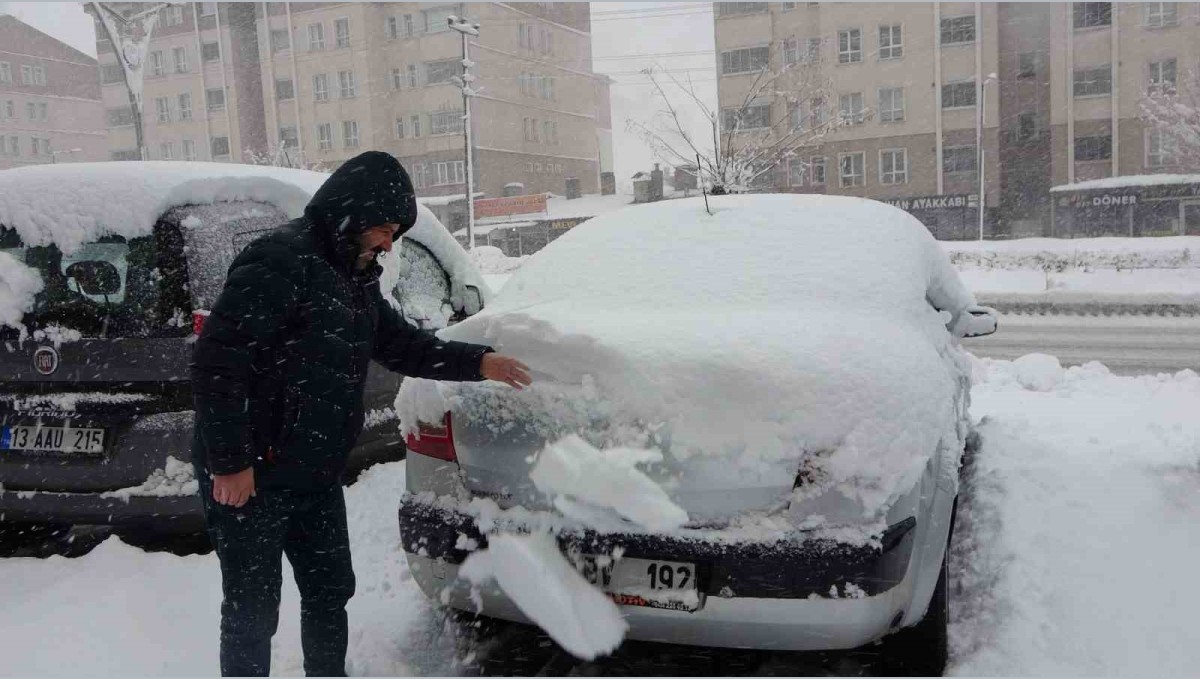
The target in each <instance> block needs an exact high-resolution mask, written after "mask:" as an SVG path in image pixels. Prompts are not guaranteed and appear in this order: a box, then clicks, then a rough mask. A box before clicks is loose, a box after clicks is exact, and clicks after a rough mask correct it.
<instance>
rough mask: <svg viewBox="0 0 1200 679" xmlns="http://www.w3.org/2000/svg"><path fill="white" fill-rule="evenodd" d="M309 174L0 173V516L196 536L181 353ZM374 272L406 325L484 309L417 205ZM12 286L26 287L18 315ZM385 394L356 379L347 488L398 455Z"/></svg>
mask: <svg viewBox="0 0 1200 679" xmlns="http://www.w3.org/2000/svg"><path fill="white" fill-rule="evenodd" d="M325 177H326V175H324V174H321V173H316V172H307V171H301V170H287V169H280V168H268V167H255V166H244V165H230V164H220V163H167V162H130V163H104V164H62V165H53V166H39V167H29V168H22V169H13V170H6V171H4V172H0V295H7V297H6V298H5V299H0V314H2V313H4V312H3V311H2V310H3V309H5V308H7V309H9V311H8V312H7V313H9V316H10V317H9V318H7V319H6V318H4V317H3V316H2V315H0V322H5V321H7V322H8V325H7V326H6V327H3V328H0V342H2V344H3V350H0V517H2V518H0V520H2V521H4V522H6V523H7V524H9V525H10V527H11V525H12V524H14V523H23V522H27V523H33V524H45V523H55V524H110V525H117V526H136V527H142V528H148V529H151V530H153V531H160V532H167V533H190V532H194V531H199V530H201V529H202V527H203V517H202V511H201V505H200V502H199V498H198V496H197V495H196V483H195V480H194V479H193V472H192V469H191V467H192V465H191V462H190V459H191V454H190V448H191V443H192V420H193V414H192V395H191V388H190V385H189V375H188V362H189V360H190V357H191V345H192V343H193V342H194V341H195V337H196V335H197V334H198V332H199V329H200V327H201V326H202V324H203V321H204V318H205V314H206V311H205V310H206V309H208V308H210V307H211V305H212V304H213V302H214V301H215V299H216V297H217V295H218V294H219V292H220V290H221V287H222V285H223V282H224V278H225V273H226V271H227V270H228V267H229V265H230V264H231V263H232V261H233V258H234V257H235V256H236V254H237V253H238V252H239V251H240V249H241V248H242V247H243V246H244V245H246V244H247V243H248V242H250V241H251V240H253V239H254V238H255V237H257V236H259V235H261V234H262V233H264V232H265V231H267V230H269V229H271V228H273V227H275V226H277V225H279V224H281V223H282V222H284V221H285V220H287V219H289V218H293V217H296V216H299V215H300V214H301V213H302V211H303V208H304V205H305V204H306V203H307V202H308V199H309V197H310V196H311V195H312V194H313V192H315V191H316V189H317V188H318V187H319V186H320V185H321V183H322V182H323V181H324V179H325ZM386 259H387V260H388V262H387V263H386V268H387V273H385V276H384V279H383V281H381V285H383V286H384V287H385V291H393V292H396V293H397V295H396V296H394V297H393V300H394V301H395V302H396V303H397V304H398V305H399V306H400V307H401V308H402V309H403V311H404V314H405V315H406V316H407V317H408V318H409V319H410V320H411V321H413V322H414V323H416V324H418V325H421V326H423V327H427V328H441V327H444V326H445V325H446V324H447V323H449V322H452V321H454V320H457V319H459V318H463V317H465V316H467V315H469V314H471V313H474V312H476V311H478V310H479V309H480V308H481V307H482V306H483V303H484V302H485V299H486V297H487V296H489V295H490V292H489V291H488V290H487V287H486V285H485V284H484V283H483V282H482V279H481V278H480V277H479V275H478V274H477V273H476V272H475V270H474V268H473V267H472V265H471V263H470V261H469V259H468V258H467V256H466V253H465V252H464V251H463V250H462V248H461V247H460V246H459V245H458V244H457V243H456V242H455V241H454V239H453V237H451V236H450V235H449V233H448V232H446V230H445V228H444V227H442V225H441V224H440V223H439V222H438V221H437V220H436V219H435V218H434V217H433V215H432V213H430V212H429V211H428V210H426V209H424V208H422V209H421V213H420V217H419V220H418V222H417V225H416V226H415V227H414V228H413V229H412V230H411V231H410V232H408V233H407V234H406V235H405V237H404V240H403V242H402V247H401V248H400V249H399V251H397V252H395V253H393V255H391V256H390V257H389V258H386ZM22 277H23V278H22ZM24 279H32V280H38V281H40V291H38V292H37V293H36V295H33V296H30V297H29V299H28V300H26V301H27V303H26V304H25V306H26V307H27V308H18V307H19V306H20V302H19V300H17V299H16V297H17V296H19V295H18V293H17V291H16V290H17V288H19V286H20V285H21V283H20V281H21V280H24ZM401 279H403V284H402V285H399V286H398V287H394V286H396V284H397V281H398V280H401ZM6 304H7V307H6ZM14 309H15V311H14ZM22 311H23V312H24V313H23V314H22V313H21V312H22ZM12 316H15V317H12ZM399 384H400V377H399V376H398V375H395V374H394V373H390V372H388V371H386V370H383V369H382V368H379V367H377V366H374V365H373V366H372V369H371V374H370V376H369V379H368V383H367V390H366V407H367V411H368V413H369V415H368V423H367V428H366V429H365V431H364V432H363V435H362V437H361V438H360V439H359V441H358V444H357V447H356V448H355V449H354V450H353V452H352V453H351V454H350V470H349V476H348V479H350V478H353V477H354V476H355V475H356V474H357V473H358V472H359V471H360V470H362V469H364V468H365V467H366V466H368V465H370V464H373V463H375V462H379V461H385V460H397V459H401V458H403V456H404V452H405V449H404V445H403V441H402V440H401V439H400V438H399V436H398V435H397V433H396V420H395V412H394V410H393V409H392V406H393V402H394V399H395V396H396V390H397V389H398V387H399Z"/></svg>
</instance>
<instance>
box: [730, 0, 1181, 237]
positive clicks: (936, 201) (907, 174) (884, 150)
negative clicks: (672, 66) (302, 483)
mask: <svg viewBox="0 0 1200 679" xmlns="http://www.w3.org/2000/svg"><path fill="white" fill-rule="evenodd" d="M715 16H716V19H715V24H716V43H717V52H718V55H717V68H718V73H719V74H720V75H719V81H718V92H719V95H718V96H719V100H720V105H721V106H722V107H723V108H733V109H736V108H738V107H740V106H741V102H742V101H743V98H744V97H745V94H746V92H747V91H748V88H749V87H750V84H749V83H750V82H752V81H753V78H754V75H753V74H754V73H756V72H757V69H758V67H759V65H760V64H761V63H762V60H764V59H769V62H770V67H771V69H773V70H776V71H779V70H782V69H784V68H785V66H788V65H791V64H800V65H802V66H804V65H808V64H813V65H814V66H812V67H813V68H818V69H819V71H820V73H821V74H822V76H823V77H827V78H829V81H830V84H831V88H832V96H831V97H830V99H836V101H830V102H828V106H827V111H826V112H825V114H826V115H830V116H847V119H848V120H850V121H851V124H848V125H846V126H844V127H841V128H840V129H838V130H836V131H835V132H833V133H831V134H829V135H828V136H826V137H824V138H823V139H822V140H821V142H822V143H821V144H820V145H819V146H818V147H814V148H812V149H804V150H803V153H802V154H801V157H802V161H801V162H797V163H796V167H795V168H791V171H789V168H788V167H780V168H777V171H776V172H775V173H774V174H773V176H772V184H773V185H774V188H775V189H776V190H789V191H804V192H825V193H831V194H844V195H857V196H865V197H869V198H874V199H877V200H885V201H889V202H893V203H894V204H897V205H899V206H901V207H904V208H905V209H908V210H909V211H910V212H913V213H914V214H916V215H917V216H918V217H920V218H921V219H922V221H923V222H924V223H925V224H926V225H927V226H929V227H930V229H931V230H932V231H933V232H934V233H935V234H936V235H938V237H940V238H974V237H978V235H979V207H978V206H979V193H980V189H979V183H980V175H979V168H980V163H979V158H980V154H979V145H977V139H978V138H980V137H981V138H982V149H983V154H982V156H983V164H982V168H983V174H984V180H985V181H984V184H985V190H984V196H985V198H984V205H985V206H986V211H985V219H986V225H985V228H986V233H987V235H988V236H993V237H1011V236H1019V235H1037V234H1041V233H1049V231H1050V219H1051V206H1050V188H1051V187H1052V186H1055V185H1059V184H1067V183H1071V182H1076V181H1082V180H1085V179H1096V178H1103V177H1109V176H1114V175H1117V174H1146V173H1155V172H1168V171H1178V170H1181V169H1186V168H1179V167H1175V166H1171V165H1170V164H1169V162H1164V159H1163V155H1162V154H1161V153H1157V154H1156V153H1153V152H1152V148H1151V137H1152V132H1150V131H1148V130H1146V129H1145V126H1144V125H1143V124H1142V123H1141V121H1140V120H1139V119H1138V107H1139V101H1140V100H1141V98H1142V97H1143V96H1144V95H1145V93H1146V91H1147V88H1148V87H1149V86H1150V85H1151V83H1152V79H1155V78H1160V79H1161V78H1163V77H1165V75H1164V74H1168V73H1169V74H1171V77H1172V78H1173V81H1172V82H1174V80H1175V79H1176V78H1175V74H1178V77H1177V80H1178V84H1179V85H1181V86H1182V85H1183V84H1184V82H1183V81H1184V78H1183V74H1184V72H1185V65H1186V69H1191V68H1195V67H1196V66H1197V65H1200V5H1197V4H1190V3H1129V4H1112V3H973V2H942V3H871V4H864V3H717V6H716V12H715ZM764 48H765V49H764ZM1168 64H1169V67H1168ZM1114 65H1115V66H1114ZM993 75H994V76H995V77H994V78H993V77H991V76H993ZM765 103H766V102H764V104H765ZM769 103H770V106H771V117H770V120H772V121H777V120H784V119H785V118H786V116H787V110H786V107H787V106H788V104H787V102H786V101H785V100H784V99H783V98H781V97H778V98H775V100H773V101H771V102H769ZM980 103H982V104H983V106H982V118H981V116H980V113H981V108H980V106H979V104H980ZM803 115H804V116H805V119H808V116H810V112H804V113H803ZM764 120H765V118H764ZM1113 130H1117V131H1118V132H1117V134H1115V135H1114V134H1112V131H1113ZM1068 140H1075V143H1074V144H1071V143H1068ZM1191 169H1192V170H1197V169H1200V168H1191Z"/></svg>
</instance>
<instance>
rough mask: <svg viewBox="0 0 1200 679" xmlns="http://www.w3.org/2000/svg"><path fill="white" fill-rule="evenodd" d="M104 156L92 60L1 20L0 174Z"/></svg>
mask: <svg viewBox="0 0 1200 679" xmlns="http://www.w3.org/2000/svg"><path fill="white" fill-rule="evenodd" d="M107 152H108V147H107V144H106V139H105V131H104V107H103V105H102V104H101V103H100V86H99V84H98V83H97V82H96V60H95V59H93V58H91V57H89V56H87V55H86V54H83V53H82V52H80V51H78V50H76V49H74V48H72V47H69V46H67V45H66V44H64V43H62V42H60V41H58V40H55V39H54V38H52V37H50V36H48V35H46V34H45V33H42V32H41V31H39V30H37V29H35V28H33V27H32V26H29V25H28V24H25V23H23V22H21V21H18V20H17V19H16V18H15V17H12V16H8V15H0V170H3V169H5V168H10V167H21V166H25V165H37V164H42V163H54V162H59V163H65V162H80V161H95V160H104V159H105V158H107V156H108V153H107Z"/></svg>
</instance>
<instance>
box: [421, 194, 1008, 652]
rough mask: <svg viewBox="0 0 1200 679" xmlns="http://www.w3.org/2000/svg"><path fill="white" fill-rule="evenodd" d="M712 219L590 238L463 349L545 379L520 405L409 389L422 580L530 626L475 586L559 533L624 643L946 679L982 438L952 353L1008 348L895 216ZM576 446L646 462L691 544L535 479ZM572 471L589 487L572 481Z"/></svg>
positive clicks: (531, 282) (796, 202)
mask: <svg viewBox="0 0 1200 679" xmlns="http://www.w3.org/2000/svg"><path fill="white" fill-rule="evenodd" d="M708 202H709V203H710V204H711V206H710V207H706V204H705V202H704V201H702V200H701V199H699V198H697V199H684V200H675V201H665V202H663V203H658V204H653V205H649V206H644V207H643V206H639V207H631V208H625V209H623V210H620V211H617V212H614V213H612V214H609V215H605V216H601V217H597V218H594V219H593V220H591V221H589V222H585V223H584V224H582V225H580V226H578V227H576V228H575V229H573V230H572V231H571V232H569V233H568V234H566V235H565V236H563V237H562V238H560V239H559V240H557V241H555V242H554V243H552V244H550V245H549V246H548V247H547V248H546V249H545V250H543V251H542V252H540V253H538V254H536V255H534V256H533V258H532V259H531V260H530V261H529V262H528V263H526V264H525V266H524V268H522V270H520V271H519V272H518V273H516V274H515V275H514V277H513V278H512V279H511V280H510V281H509V282H508V283H507V284H506V286H505V287H504V289H503V290H502V291H501V292H500V293H499V294H498V295H497V297H496V299H495V300H494V302H493V303H492V304H491V305H490V306H489V308H488V310H486V311H484V312H483V313H481V314H480V315H479V316H477V317H475V318H472V319H470V320H467V321H465V322H463V323H461V324H459V325H457V326H455V327H454V328H451V329H449V330H447V331H446V332H445V333H443V336H445V337H447V338H453V339H459V340H478V339H480V338H483V337H488V338H489V339H491V340H493V341H496V342H499V344H500V345H501V346H503V347H504V351H505V352H506V353H509V354H511V355H514V356H517V357H518V358H521V359H522V360H524V361H526V362H527V363H528V364H529V365H530V366H531V368H532V369H534V370H535V371H536V372H537V377H538V379H537V380H535V383H534V385H533V386H532V387H531V388H530V389H527V390H525V391H524V392H516V391H514V390H505V389H504V388H502V387H498V386H497V385H491V384H482V383H481V384H462V385H439V389H438V393H439V394H441V400H439V399H438V398H433V399H430V398H428V397H427V396H424V395H423V394H428V393H429V391H430V390H428V389H425V388H423V385H422V384H420V381H417V380H414V381H412V382H410V383H406V384H405V385H404V387H403V388H402V390H401V397H400V403H401V404H402V409H401V417H402V419H405V420H406V422H405V428H406V429H415V430H416V431H412V432H410V434H409V439H408V446H409V456H408V462H407V476H406V483H407V493H406V495H405V497H404V499H403V500H402V502H401V506H400V509H399V523H400V531H401V537H402V544H403V547H404V550H405V552H406V554H407V558H408V563H409V566H410V569H411V571H412V574H413V577H414V579H415V581H416V582H417V584H418V585H419V586H420V587H421V589H422V590H423V591H424V592H425V593H426V594H427V595H428V596H429V597H430V598H431V599H433V600H435V601H441V602H443V603H448V604H449V605H450V606H452V607H454V608H458V609H462V610H464V611H470V612H475V611H480V610H481V611H482V613H483V614H484V615H486V616H493V617H496V618H501V619H506V620H511V621H517V622H529V621H530V618H529V617H528V616H526V614H525V613H524V612H523V610H522V609H521V608H520V607H519V606H518V605H517V604H516V603H515V602H514V600H513V599H512V598H510V597H509V596H508V595H507V594H506V593H505V592H504V591H503V590H502V589H500V588H499V587H497V586H483V587H482V588H480V589H477V588H476V587H474V586H472V585H471V584H470V583H467V582H464V581H463V580H461V579H460V578H459V577H458V572H459V567H460V565H461V564H462V563H463V562H464V560H465V559H467V558H468V556H469V555H470V554H471V553H472V552H473V551H475V550H477V549H486V548H487V545H488V537H489V535H490V534H491V533H492V532H494V531H504V532H516V533H522V532H531V531H537V530H543V529H546V528H547V527H549V528H550V529H552V531H553V533H554V534H555V536H556V538H557V540H558V543H559V546H560V547H561V549H562V551H563V553H564V554H566V555H568V556H569V557H570V559H571V560H572V561H573V562H574V563H575V565H576V566H577V567H578V568H579V569H580V570H581V572H583V573H584V574H585V575H586V576H587V577H588V578H589V580H590V581H591V582H593V583H596V584H597V586H600V587H602V588H604V590H605V591H606V592H607V593H608V594H609V595H610V596H611V597H612V598H613V600H614V601H616V602H617V603H619V604H622V605H621V607H620V610H621V613H622V614H623V616H624V617H625V620H626V622H627V623H628V625H629V631H628V633H627V638H630V639H637V640H649V641H660V642H670V643H676V644H693V645H704V646H717V647H738V648H758V649H776V650H827V649H850V648H855V647H859V646H863V645H866V644H871V643H873V642H876V641H878V640H880V639H883V638H885V637H888V636H889V635H895V636H893V637H891V639H897V640H899V643H898V644H897V647H898V648H906V649H909V650H910V651H911V653H910V654H909V656H910V657H909V659H910V660H912V659H914V658H915V659H916V661H917V665H916V666H910V667H909V669H910V670H914V669H915V671H919V672H921V673H937V672H940V671H941V669H942V666H943V664H944V662H945V658H946V624H947V610H948V605H949V602H948V598H949V593H948V591H947V582H946V580H947V545H948V542H949V537H950V533H951V527H952V524H953V515H954V508H955V505H956V501H957V494H958V483H957V477H958V468H959V464H960V460H961V458H962V455H963V451H964V447H965V446H966V442H967V440H968V438H969V436H970V420H969V419H968V410H967V408H968V402H969V385H970V372H969V371H970V361H969V357H968V356H967V355H966V353H965V352H964V351H963V350H962V349H961V347H960V346H959V344H958V339H959V338H960V337H962V336H974V335H981V334H989V333H991V332H994V330H995V328H996V316H995V312H994V311H992V310H989V309H986V308H982V307H979V306H977V305H976V304H975V303H974V298H973V297H972V296H971V294H970V293H969V292H968V291H967V290H966V289H965V288H963V286H962V284H961V282H960V281H959V279H958V275H957V273H956V272H955V271H954V269H953V268H952V267H951V266H950V263H949V260H948V258H947V257H946V255H945V253H944V252H942V250H941V249H940V247H939V246H938V245H937V243H936V242H935V241H934V240H933V239H932V237H931V236H930V235H929V233H928V231H927V230H926V229H925V228H924V227H923V226H922V225H921V224H920V223H919V222H918V221H916V219H915V218H913V217H911V216H909V215H908V214H907V213H904V212H902V211H900V210H898V209H896V208H892V207H890V206H886V205H883V204H880V203H876V202H873V201H867V200H863V199H855V198H844V197H827V196H782V195H755V196H723V197H710V198H709V199H708ZM447 390H448V392H449V395H447ZM410 399H411V400H412V402H413V403H414V405H413V406H412V407H411V408H407V407H405V406H403V404H404V403H405V402H406V400H410ZM438 403H443V404H444V408H442V409H441V410H438V409H437V408H436V407H435V406H436V405H437V404H438ZM443 411H444V412H443ZM414 416H415V417H417V418H418V419H419V421H418V422H415V423H413V422H409V421H408V420H409V419H410V418H411V417H414ZM410 425H411V426H410ZM571 435H574V436H575V437H576V438H575V441H576V443H575V444H573V445H575V446H579V445H582V444H580V443H579V439H580V438H581V439H583V440H585V441H587V443H588V444H590V445H593V446H595V447H596V448H597V449H598V450H603V449H607V448H612V449H614V450H616V451H617V452H616V453H614V454H613V457H612V458H610V459H611V460H613V464H618V463H619V462H618V460H619V459H626V460H628V459H632V458H638V459H641V460H643V461H645V464H641V465H640V467H639V469H640V470H641V473H643V474H645V475H646V476H648V477H650V478H651V479H653V480H654V481H656V482H657V483H658V484H660V485H661V488H662V489H663V490H664V491H665V493H666V494H667V495H668V496H669V498H670V499H671V500H672V501H673V502H674V503H675V504H676V505H677V506H678V507H680V508H682V509H683V510H685V511H686V513H687V515H688V517H689V518H690V520H689V522H688V523H686V524H685V525H684V526H682V527H681V528H679V529H677V530H661V529H650V528H647V527H646V525H648V524H638V523H637V522H635V521H631V520H629V518H628V517H629V516H632V514H621V513H620V509H621V508H620V507H619V506H615V505H614V507H615V508H616V510H617V513H616V514H614V513H613V512H611V511H608V510H610V509H613V508H614V507H610V506H597V505H596V504H595V502H591V503H590V504H589V503H587V502H584V503H581V502H580V501H579V499H578V498H577V497H574V496H571V495H570V493H569V492H568V493H567V494H566V495H563V494H559V495H556V494H555V493H553V492H547V491H546V489H545V487H544V484H543V486H539V485H538V483H539V482H540V481H539V479H541V478H542V477H540V476H537V475H534V474H532V470H533V469H535V468H536V465H537V463H538V460H539V457H540V455H541V454H544V452H543V451H545V450H547V449H548V447H553V446H555V445H556V443H555V441H556V440H560V438H561V437H564V436H571ZM642 449H648V452H647V451H643V450H642ZM631 451H639V452H636V453H634V452H631ZM564 457H565V459H567V460H568V462H565V463H564V465H565V466H562V467H561V469H566V470H567V471H569V470H570V467H571V465H572V464H573V463H572V462H570V460H571V459H578V458H571V457H570V456H569V455H567V456H564ZM581 464H582V463H581ZM584 469H587V467H586V466H585V467H584ZM583 476H587V475H586V472H585V473H583ZM580 484H581V485H580V486H579V487H580V488H583V487H586V486H587V485H588V484H589V481H588V480H587V479H586V478H585V479H582V480H581V481H580ZM626 487H630V486H626ZM594 495H595V496H596V497H601V498H602V499H603V496H605V493H604V492H597V493H595V494H594ZM607 495H608V496H610V497H611V496H620V490H619V489H616V490H611V491H609V492H608V493H607ZM581 505H582V506H581ZM645 506H646V503H641V508H642V510H644V509H645ZM643 513H645V512H644V511H643ZM594 516H600V517H601V518H599V519H595V520H589V519H588V518H587V517H594ZM597 571H600V572H601V573H602V576H598V575H597ZM659 594H662V595H663V596H664V597H665V598H656V597H657V596H658V595H659Z"/></svg>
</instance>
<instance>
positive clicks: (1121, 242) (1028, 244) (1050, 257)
mask: <svg viewBox="0 0 1200 679" xmlns="http://www.w3.org/2000/svg"><path fill="white" fill-rule="evenodd" d="M940 244H941V246H942V248H943V249H944V250H946V252H947V253H949V255H950V261H951V262H952V263H953V264H954V266H956V267H958V268H959V269H961V270H971V269H981V270H985V271H993V270H1029V271H1047V272H1062V271H1070V270H1076V269H1078V270H1084V271H1090V270H1092V269H1121V270H1124V269H1195V268H1200V236H1168V237H1162V238H1019V239H1016V240H1004V241H982V242H981V241H940Z"/></svg>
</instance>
